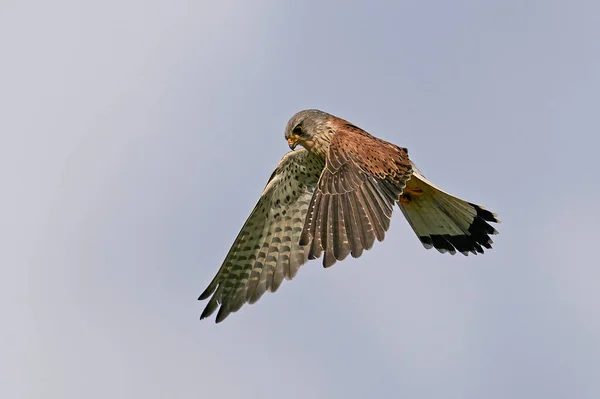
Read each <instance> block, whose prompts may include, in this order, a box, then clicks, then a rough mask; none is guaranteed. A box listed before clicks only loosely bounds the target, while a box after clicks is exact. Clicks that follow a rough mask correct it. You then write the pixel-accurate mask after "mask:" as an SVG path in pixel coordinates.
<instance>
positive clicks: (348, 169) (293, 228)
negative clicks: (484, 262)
mask: <svg viewBox="0 0 600 399" xmlns="http://www.w3.org/2000/svg"><path fill="white" fill-rule="evenodd" d="M285 138H286V139H287V142H288V144H289V147H290V149H291V150H292V151H290V152H288V153H286V154H285V155H284V156H283V158H282V159H281V161H280V162H279V164H278V165H277V167H276V168H275V171H274V172H273V174H272V175H271V177H270V178H269V180H268V182H267V184H266V187H265V189H264V191H263V193H262V194H261V196H260V199H259V200H258V203H257V204H256V206H255V207H254V209H253V210H252V213H251V214H250V216H249V217H248V220H246V223H245V224H244V226H243V227H242V230H241V231H240V233H239V234H238V236H237V238H236V239H235V241H234V243H233V246H232V247H231V249H230V250H229V253H228V254H227V256H226V257H225V260H224V262H223V264H222V266H221V268H220V269H219V271H218V272H217V274H216V276H215V277H214V279H213V280H212V281H211V283H210V284H209V286H208V287H207V288H206V290H205V291H204V292H203V293H202V294H201V295H200V297H199V298H198V299H199V300H205V299H208V298H210V299H209V301H208V303H207V305H206V307H205V309H204V311H203V312H202V315H201V316H200V318H201V319H204V318H206V317H209V316H210V315H211V314H213V312H215V311H216V310H217V309H219V311H218V312H217V316H216V322H217V323H218V322H221V321H223V320H224V319H225V318H226V317H227V316H228V315H229V314H230V313H231V312H235V311H237V310H239V309H240V308H241V307H242V306H243V305H244V304H245V303H254V302H256V301H258V299H259V298H260V297H261V296H262V295H263V294H264V293H265V292H266V291H270V292H275V291H276V290H277V289H278V288H279V286H280V285H281V283H282V281H283V279H284V278H285V279H288V280H291V279H292V278H294V276H295V275H296V273H297V272H298V269H299V268H300V266H302V265H303V264H304V263H306V261H307V260H309V259H317V258H320V257H321V256H322V257H323V266H324V267H330V266H332V265H333V264H334V263H336V262H337V261H341V260H343V259H345V258H346V257H347V256H348V255H351V256H352V257H354V258H358V257H359V256H360V255H361V254H362V253H363V251H364V250H368V249H370V248H371V247H372V246H373V244H374V242H375V240H377V241H382V240H383V239H384V237H385V233H386V231H387V230H388V228H389V226H390V218H391V217H392V211H393V209H394V205H396V204H398V206H399V208H400V210H401V211H402V213H403V214H404V216H405V217H406V219H407V220H408V223H410V226H411V227H412V228H413V230H414V231H415V233H416V234H417V237H418V238H419V240H420V241H421V243H422V244H423V246H424V247H425V248H428V249H429V248H436V249H437V250H438V251H440V252H442V253H445V252H448V253H451V254H455V253H456V252H457V251H458V252H460V253H462V254H464V255H468V254H469V253H473V254H477V253H483V252H484V248H486V249H491V248H492V246H491V244H492V239H491V238H490V235H492V234H498V232H497V231H496V229H494V228H493V227H492V226H491V225H490V224H489V223H490V222H493V223H499V220H498V219H497V217H496V215H495V214H494V213H492V212H490V211H488V210H486V209H484V208H483V207H481V206H479V205H475V204H473V203H470V202H467V201H464V200H462V199H460V198H457V197H455V196H453V195H450V194H448V193H446V192H445V191H442V190H441V189H439V188H438V187H436V186H435V185H433V183H431V182H430V181H429V180H427V179H426V178H425V176H423V174H422V173H421V172H420V171H419V170H418V169H417V167H416V166H415V165H414V164H413V163H412V162H411V160H410V159H409V158H408V152H407V150H406V148H402V147H398V146H396V145H394V144H392V143H388V142H386V141H384V140H381V139H379V138H377V137H374V136H371V135H370V134H369V133H367V132H366V131H364V130H362V129H361V128H359V127H358V126H355V125H353V124H352V123H350V122H348V121H346V120H344V119H341V118H338V117H336V116H333V115H330V114H328V113H326V112H323V111H319V110H315V109H311V110H304V111H300V112H298V113H297V114H296V115H294V116H293V117H292V118H291V119H290V120H289V122H288V124H287V126H286V129H285ZM298 146H302V148H297V147H298Z"/></svg>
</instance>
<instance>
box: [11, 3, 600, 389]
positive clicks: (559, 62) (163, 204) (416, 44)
mask: <svg viewBox="0 0 600 399" xmlns="http://www.w3.org/2000/svg"><path fill="white" fill-rule="evenodd" d="M216 3H217V2H207V1H200V2H198V1H171V2H153V1H133V0H124V1H119V2H116V1H105V2H97V3H96V4H92V3H85V2H75V1H64V0H59V1H55V2H35V1H33V2H23V1H20V2H17V1H8V2H6V1H5V2H3V3H2V6H0V48H2V65H1V66H0V87H2V90H0V106H1V109H2V110H3V111H4V112H3V116H2V118H0V132H1V136H0V137H1V142H2V145H1V146H0V181H2V188H3V193H4V195H3V196H2V199H1V200H0V201H1V204H2V206H1V207H0V219H1V220H2V221H3V222H2V227H1V228H0V235H1V238H2V241H1V242H2V243H3V250H2V251H0V264H1V265H2V275H3V277H2V279H0V299H1V301H0V310H1V311H2V314H3V315H4V316H5V318H4V322H3V328H2V329H0V342H2V348H1V349H2V356H0V395H1V396H2V397H7V398H8V397H10V398H81V397H85V398H106V397H113V398H133V397H145V398H165V397H179V398H198V397H215V398H240V397H244V398H275V397H286V398H307V397H311V398H332V397H344V398H365V397H408V398H440V397H443V398H461V399H464V398H487V399H494V398H498V399H500V398H532V397H543V398H578V399H586V398H590V399H591V398H597V397H599V396H600V378H598V376H600V292H599V290H598V281H600V262H599V261H598V255H597V250H596V249H597V248H596V245H598V243H597V241H598V239H597V233H596V229H597V226H598V225H600V211H599V210H598V204H599V203H600V185H599V184H598V177H597V175H596V171H597V170H598V167H597V159H598V156H597V147H598V145H599V144H600V142H599V140H598V103H599V100H600V74H599V73H598V71H600V41H598V40H597V38H598V37H600V5H599V4H597V3H596V2H592V1H583V0H581V1H577V0H576V1H571V2H564V1H554V0H546V1H527V0H521V1H492V0H488V1H473V0H471V1H466V0H459V1H454V2H445V1H440V0H437V1H433V0H431V1H422V0H421V1H400V2H377V1H370V2H342V1H338V2H336V1H324V2H317V1H304V2H277V1H273V0H271V1H268V0H258V1H254V2H243V1H222V2H218V4H216ZM304 108H319V109H322V110H324V111H327V112H330V113H333V114H335V115H338V116H340V117H343V118H345V119H348V120H350V121H352V122H353V123H355V124H357V125H359V126H361V127H363V128H364V129H366V130H368V131H369V132H371V133H372V134H374V135H376V136H378V137H381V138H384V139H386V140H388V141H391V142H394V143H396V144H398V145H400V146H405V147H408V149H409V152H410V155H411V158H412V159H413V160H414V161H415V162H416V164H417V165H418V166H419V168H420V169H421V170H423V172H424V173H425V174H426V175H427V176H428V178H429V179H430V180H432V181H433V182H434V183H436V184H437V185H439V186H440V187H442V188H444V189H445V190H447V191H449V192H451V193H453V194H456V195H458V196H460V197H462V198H465V199H467V200H469V201H472V202H476V203H480V204H482V205H484V206H486V207H487V208H489V209H491V210H493V211H494V212H497V213H498V214H499V216H500V218H501V219H502V221H503V223H502V224H501V225H499V226H498V230H499V231H500V235H499V236H497V237H495V241H496V244H495V248H494V250H492V251H490V252H486V254H485V255H483V256H477V257H471V256H470V257H467V258H466V257H463V256H455V257H452V256H449V255H442V254H439V253H437V252H435V251H426V250H425V249H423V247H422V246H421V245H420V243H419V242H418V240H417V238H416V237H415V236H414V234H413V233H412V231H411V229H410V227H409V226H408V224H407V223H406V221H405V220H404V218H403V217H402V215H401V213H400V212H397V214H396V215H395V217H394V218H393V220H392V226H391V229H390V232H389V234H388V235H387V236H386V239H385V241H384V242H383V243H379V244H377V245H376V246H375V247H374V248H373V250H371V251H369V252H367V253H365V254H364V255H363V256H362V257H361V258H360V259H348V260H345V261H344V262H341V263H338V264H336V265H335V266H334V267H333V268H331V269H327V270H325V269H323V268H322V267H321V265H320V262H311V263H308V264H307V265H305V266H303V268H302V269H301V271H300V272H299V274H298V276H297V277H296V278H295V279H294V281H293V282H284V283H283V285H282V287H281V288H280V289H279V291H278V292H277V293H276V294H266V295H265V296H264V297H263V298H262V299H261V300H260V301H259V302H258V303H257V304H256V305H252V306H245V307H244V308H243V309H242V310H241V311H240V312H238V313H235V314H233V315H231V316H230V317H229V318H228V319H227V320H226V321H225V322H224V323H222V324H219V325H215V324H214V323H213V321H212V320H208V321H207V320H203V321H202V322H200V321H198V316H199V315H200V313H201V311H202V308H203V303H199V302H197V301H196V298H197V296H198V295H199V294H200V292H202V290H203V289H204V288H205V287H206V285H207V284H208V283H209V281H210V280H211V279H212V277H213V275H214V273H215V272H216V271H217V269H218V267H219V266H220V264H221V261H222V260H223V257H224V256H225V254H226V252H227V250H228V249H229V247H230V245H231V242H232V240H233V239H234V238H235V236H236V235H237V233H238V231H239V229H240V227H241V225H242V224H243V222H244V220H245V219H246V217H247V216H248V214H249V212H250V210H251V209H252V207H253V206H254V204H255V202H256V200H257V199H258V196H259V195H260V192H261V191H262V188H263V187H264V184H265V182H266V180H267V178H268V177H269V175H270V173H271V172H272V170H273V168H274V166H275V165H276V164H277V162H278V161H279V159H280V158H281V156H283V154H284V153H285V152H286V151H287V150H288V148H287V143H286V142H285V140H284V138H283V129H284V127H285V124H286V122H287V120H288V118H289V117H290V116H291V115H293V114H294V113H295V112H296V111H298V110H300V109H304Z"/></svg>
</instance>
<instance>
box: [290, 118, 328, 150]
mask: <svg viewBox="0 0 600 399" xmlns="http://www.w3.org/2000/svg"><path fill="white" fill-rule="evenodd" d="M334 119H337V118H336V117H335V116H333V115H330V114H328V113H327V112H323V111H319V110H318V109H305V110H303V111H300V112H298V113H296V115H294V116H292V117H291V118H290V120H289V122H288V123H287V126H286V127H285V139H286V140H287V142H288V144H289V146H290V149H292V150H293V149H294V148H296V146H298V144H300V145H301V146H303V147H304V148H306V149H307V150H309V151H315V152H323V150H326V149H327V148H328V147H329V142H330V141H331V136H332V135H333V133H335V132H334V130H333V128H332V123H331V122H332V121H333V120H334ZM323 146H326V147H327V148H323Z"/></svg>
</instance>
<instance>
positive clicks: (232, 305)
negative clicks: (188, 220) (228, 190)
mask: <svg viewBox="0 0 600 399" xmlns="http://www.w3.org/2000/svg"><path fill="white" fill-rule="evenodd" d="M323 167H324V164H323V161H320V160H319V159H318V158H316V157H315V156H313V155H311V154H310V153H309V152H308V151H306V150H305V149H299V150H296V151H292V152H288V153H287V154H286V155H285V156H284V157H283V159H282V160H281V161H280V162H279V164H278V165H277V168H276V169H275V171H274V172H273V174H272V175H271V178H270V179H269V181H268V183H267V185H266V187H265V190H264V191H263V193H262V195H261V197H260V199H259V201H258V203H257V204H256V206H255V208H254V210H253V211H252V213H251V214H250V216H249V217H248V220H247V221H246V223H245V224H244V226H243V227H242V230H241V231H240V233H239V234H238V236H237V238H236V239H235V241H234V243H233V246H232V247H231V249H230V250H229V253H228V254H227V256H226V258H225V260H224V262H223V265H222V266H221V268H220V269H219V271H218V272H217V275H216V276H215V278H214V279H213V280H212V282H211V283H210V284H209V286H208V287H207V288H206V290H205V291H204V292H203V293H202V295H200V297H199V298H198V299H199V300H203V299H207V298H208V297H211V295H212V297H211V298H210V300H209V301H208V304H207V305H206V308H205V309H204V311H203V312H202V315H201V316H200V318H201V319H203V318H205V317H208V316H210V315H211V314H212V313H213V312H214V311H215V310H216V309H217V308H218V307H219V305H221V307H220V308H219V312H218V313H217V318H216V321H217V323H218V322H220V321H222V320H223V319H225V318H226V317H227V316H228V315H229V313H231V312H235V311H237V310H238V309H240V308H241V307H242V305H243V304H244V303H246V302H248V303H254V302H256V301H257V300H258V299H259V298H260V297H261V296H262V294H264V293H265V291H267V290H269V291H271V292H274V291H276V290H277V288H279V285H280V284H281V282H282V281H283V279H284V278H286V279H292V278H293V277H294V276H295V275H296V272H297V271H298V268H299V267H300V266H301V265H302V264H304V263H305V262H306V261H307V253H308V248H305V247H303V246H301V245H299V240H300V234H301V232H302V227H303V226H304V220H305V218H306V214H307V212H308V205H309V202H310V200H311V197H312V195H313V192H314V190H315V187H316V185H317V182H318V179H319V175H320V174H321V171H322V170H323Z"/></svg>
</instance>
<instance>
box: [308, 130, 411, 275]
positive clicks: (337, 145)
mask: <svg viewBox="0 0 600 399" xmlns="http://www.w3.org/2000/svg"><path fill="white" fill-rule="evenodd" d="M338 123H339V124H338V125H337V126H336V129H335V130H336V133H335V134H334V135H333V137H332V139H331V143H330V146H329V152H328V154H327V159H326V163H325V169H324V170H323V173H322V174H321V178H320V180H319V183H318V187H317V189H316V190H315V193H314V195H313V198H312V200H311V202H310V206H309V211H308V215H307V217H306V222H305V224H304V229H303V231H302V235H301V238H300V244H301V245H307V246H309V248H310V249H309V252H308V258H309V259H316V258H319V257H320V256H321V255H322V254H323V253H324V254H325V255H324V257H323V265H324V266H325V267H329V266H331V265H333V264H334V263H335V262H336V261H338V260H342V259H344V258H345V257H346V256H348V254H352V256H353V257H355V258H356V257H359V256H360V255H361V254H362V252H363V250H364V249H370V248H371V247H372V246H373V243H374V241H375V238H377V240H378V241H381V240H383V238H384V236H385V232H386V231H387V230H388V228H389V226H390V218H391V216H392V210H393V208H394V205H395V204H396V201H398V199H399V198H400V195H401V194H402V190H403V189H404V186H405V185H406V181H407V180H408V179H409V178H410V176H411V171H412V168H411V163H410V160H409V159H408V152H407V150H406V149H405V148H400V147H397V146H395V145H394V144H391V143H388V142H386V141H383V140H380V139H378V138H376V137H373V136H371V135H370V134H368V133H367V132H365V131H364V130H362V129H360V128H358V127H356V126H354V125H351V124H349V123H348V122H346V121H343V120H340V122H338Z"/></svg>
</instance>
